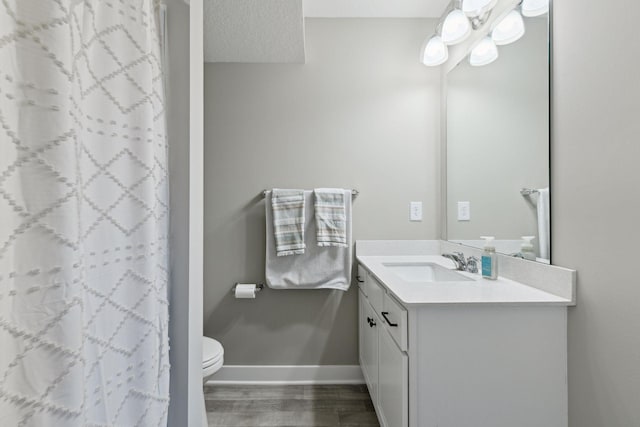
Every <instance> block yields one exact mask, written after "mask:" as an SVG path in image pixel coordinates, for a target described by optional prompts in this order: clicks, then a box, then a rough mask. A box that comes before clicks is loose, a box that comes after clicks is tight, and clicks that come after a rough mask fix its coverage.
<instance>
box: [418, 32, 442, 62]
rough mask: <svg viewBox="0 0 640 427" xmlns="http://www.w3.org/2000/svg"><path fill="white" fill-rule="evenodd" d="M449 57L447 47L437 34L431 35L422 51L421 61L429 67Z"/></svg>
mask: <svg viewBox="0 0 640 427" xmlns="http://www.w3.org/2000/svg"><path fill="white" fill-rule="evenodd" d="M447 59H449V49H448V48H447V45H446V44H444V43H443V42H442V39H441V38H440V37H439V36H433V37H431V38H430V39H429V41H428V42H427V45H426V46H425V47H424V51H423V52H422V63H423V64H424V65H427V66H429V67H435V66H437V65H440V64H443V63H444V62H445V61H446V60H447Z"/></svg>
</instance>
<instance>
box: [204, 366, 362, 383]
mask: <svg viewBox="0 0 640 427" xmlns="http://www.w3.org/2000/svg"><path fill="white" fill-rule="evenodd" d="M207 384H272V385H278V384H280V385H288V384H364V377H363V376H362V370H361V369H360V366H359V365H299V366H298V365H292V366H288V365H255V366H254V365H251V366H248V365H247V366H243V365H225V366H223V367H222V368H220V370H219V371H218V372H216V374H215V375H214V376H213V378H212V379H210V380H209V381H207Z"/></svg>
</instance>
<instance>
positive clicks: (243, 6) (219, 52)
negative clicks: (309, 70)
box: [204, 0, 305, 63]
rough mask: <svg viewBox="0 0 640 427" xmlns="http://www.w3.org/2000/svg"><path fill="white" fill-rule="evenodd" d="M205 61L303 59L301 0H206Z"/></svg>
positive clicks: (261, 61) (296, 60) (286, 60)
mask: <svg viewBox="0 0 640 427" xmlns="http://www.w3.org/2000/svg"><path fill="white" fill-rule="evenodd" d="M204 29H205V31H204V60H205V62H260V63H265V62H267V63H268V62H277V63H287V62H289V63H291V62H292V63H303V62H304V58H305V57H304V18H303V16H302V0H205V2H204Z"/></svg>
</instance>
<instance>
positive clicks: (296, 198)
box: [271, 188, 306, 256]
mask: <svg viewBox="0 0 640 427" xmlns="http://www.w3.org/2000/svg"><path fill="white" fill-rule="evenodd" d="M271 194H272V197H271V208H272V210H273V235H274V237H275V241H276V254H277V255H278V256H286V255H299V254H303V253H304V249H305V247H306V245H305V243H304V191H303V190H283V189H280V188H274V189H273V191H272V192H271Z"/></svg>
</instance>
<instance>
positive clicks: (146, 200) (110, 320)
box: [0, 0, 169, 427]
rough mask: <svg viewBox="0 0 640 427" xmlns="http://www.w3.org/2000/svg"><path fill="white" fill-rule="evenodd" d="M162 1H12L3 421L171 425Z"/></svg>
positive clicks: (4, 21)
mask: <svg viewBox="0 0 640 427" xmlns="http://www.w3.org/2000/svg"><path fill="white" fill-rule="evenodd" d="M156 7H157V5H156V4H155V3H154V2H153V1H152V0H85V1H80V0H3V1H2V2H1V3H0V425H2V426H7V427H9V426H12V427H13V426H94V425H95V426H159V425H166V418H167V408H168V399H169V359H168V334H167V322H168V318H167V312H168V309H167V308H168V307H167V306H168V303H167V222H168V201H167V144H166V137H165V117H164V94H163V90H162V71H161V70H162V67H161V64H160V55H159V53H160V49H159V44H158V43H159V42H158V39H159V37H158V26H157V18H156Z"/></svg>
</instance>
